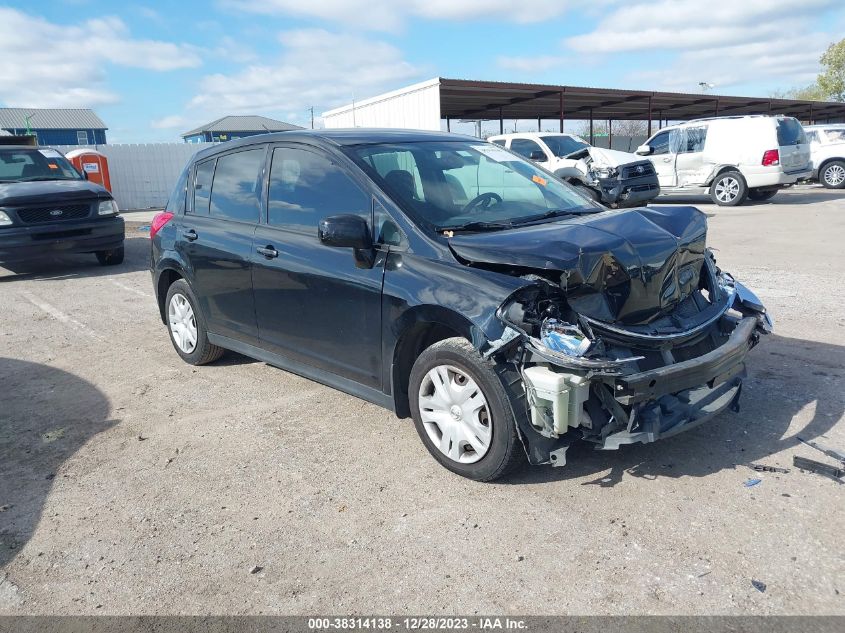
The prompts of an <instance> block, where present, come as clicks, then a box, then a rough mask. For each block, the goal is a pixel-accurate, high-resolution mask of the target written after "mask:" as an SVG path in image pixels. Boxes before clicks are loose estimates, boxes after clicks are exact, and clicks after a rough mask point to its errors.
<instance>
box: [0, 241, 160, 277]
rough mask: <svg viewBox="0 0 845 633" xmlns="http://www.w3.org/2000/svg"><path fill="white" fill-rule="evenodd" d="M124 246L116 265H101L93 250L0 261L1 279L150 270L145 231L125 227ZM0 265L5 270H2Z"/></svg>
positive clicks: (93, 274) (91, 275)
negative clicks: (120, 261) (143, 232)
mask: <svg viewBox="0 0 845 633" xmlns="http://www.w3.org/2000/svg"><path fill="white" fill-rule="evenodd" d="M123 247H124V249H125V256H124V259H123V263H122V264H119V265H117V266H101V265H100V264H99V262H97V258H96V257H95V256H94V254H93V253H91V254H87V253H85V254H79V255H76V254H69V255H56V256H50V257H45V258H43V259H34V260H31V261H25V262H15V263H9V264H0V283H14V282H15V281H23V280H36V281H37V280H58V279H68V278H76V277H101V276H108V275H116V274H122V273H131V272H136V271H139V270H149V265H150V240H149V239H148V238H147V237H146V236H145V235H143V234H139V235H138V236H134V235H131V232H130V229H128V228H127V231H126V240H125V241H124V243H123ZM3 269H5V270H6V271H8V273H5V271H4V270H3ZM4 273H5V274H4Z"/></svg>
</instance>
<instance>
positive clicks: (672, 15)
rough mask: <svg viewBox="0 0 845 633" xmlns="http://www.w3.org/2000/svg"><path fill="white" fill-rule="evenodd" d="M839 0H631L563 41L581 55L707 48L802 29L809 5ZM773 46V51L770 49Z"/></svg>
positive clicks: (827, 4)
mask: <svg viewBox="0 0 845 633" xmlns="http://www.w3.org/2000/svg"><path fill="white" fill-rule="evenodd" d="M839 4H840V0H802V2H801V6H800V9H799V8H798V7H796V3H795V0H708V2H707V3H706V5H705V4H703V3H702V2H701V0H661V1H660V2H644V1H643V0H640V1H639V2H637V1H636V0H631V1H630V2H627V3H625V5H624V6H622V7H620V8H618V9H616V10H615V11H613V12H612V13H611V14H610V15H609V16H608V17H606V18H605V19H603V20H601V21H600V22H599V24H598V26H597V27H596V29H595V30H594V31H592V32H590V33H586V34H583V35H576V36H574V37H570V38H568V39H567V40H566V44H567V45H568V46H569V48H572V49H574V50H576V51H579V52H583V53H615V52H624V51H637V50H643V51H653V50H657V49H670V50H691V49H705V48H707V49H712V48H716V47H719V46H732V45H741V44H748V43H755V42H763V41H770V42H772V44H773V45H776V46H777V40H778V39H782V38H783V37H784V35H788V34H790V33H796V32H801V29H800V28H797V27H798V25H799V24H801V25H803V24H804V23H805V22H806V17H805V16H808V15H811V14H812V12H813V10H814V9H823V8H826V7H832V6H837V5H839ZM775 50H777V49H775Z"/></svg>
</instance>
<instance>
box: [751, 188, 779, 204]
mask: <svg viewBox="0 0 845 633" xmlns="http://www.w3.org/2000/svg"><path fill="white" fill-rule="evenodd" d="M777 192H778V190H777V189H749V190H748V199H749V200H754V201H755V202H762V201H764V200H771V199H772V198H774V197H775V194H776V193H777Z"/></svg>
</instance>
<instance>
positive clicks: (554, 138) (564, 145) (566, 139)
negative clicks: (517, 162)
mask: <svg viewBox="0 0 845 633" xmlns="http://www.w3.org/2000/svg"><path fill="white" fill-rule="evenodd" d="M540 138H542V139H543V142H544V143H545V144H546V145H548V147H549V149H550V150H552V154H554V155H555V156H557V157H558V158H564V157H566V156H569V155H570V154H572V153H573V152H577V151H579V150H582V149H584V148H585V147H589V146H590V144H589V143H587V142H586V141H584V140H583V139H580V138H577V137H574V136H566V135H564V136H558V135H551V134H550V135H549V136H541V137H540Z"/></svg>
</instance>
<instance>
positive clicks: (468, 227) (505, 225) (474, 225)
mask: <svg viewBox="0 0 845 633" xmlns="http://www.w3.org/2000/svg"><path fill="white" fill-rule="evenodd" d="M512 227H513V223H512V222H467V223H466V224H454V225H452V226H435V227H434V230H435V231H437V232H438V233H441V232H443V231H497V230H499V229H510V228H512Z"/></svg>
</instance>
